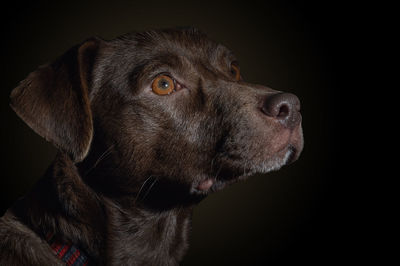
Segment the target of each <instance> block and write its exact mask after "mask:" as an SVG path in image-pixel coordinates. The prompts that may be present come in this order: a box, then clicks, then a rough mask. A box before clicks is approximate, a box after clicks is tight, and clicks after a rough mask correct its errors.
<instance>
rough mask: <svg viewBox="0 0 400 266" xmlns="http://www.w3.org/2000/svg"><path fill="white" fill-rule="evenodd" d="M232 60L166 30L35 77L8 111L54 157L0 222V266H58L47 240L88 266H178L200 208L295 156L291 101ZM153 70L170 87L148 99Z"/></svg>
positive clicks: (98, 47) (65, 59)
mask: <svg viewBox="0 0 400 266" xmlns="http://www.w3.org/2000/svg"><path fill="white" fill-rule="evenodd" d="M232 62H233V63H234V64H235V67H236V66H237V60H236V59H235V57H234V56H233V54H232V53H231V52H230V51H229V50H228V49H227V48H225V47H224V46H222V45H219V44H217V43H214V42H212V41H210V40H209V39H207V38H206V36H205V35H204V34H202V33H201V32H199V31H198V30H195V29H183V30H163V31H149V32H145V33H132V34H127V35H124V36H122V37H120V38H117V39H115V40H111V41H104V40H101V39H99V38H92V39H89V40H88V41H86V42H84V43H82V44H80V45H77V46H76V47H73V48H72V49H71V50H69V51H68V52H66V53H65V54H64V55H63V56H61V57H60V58H59V59H57V60H56V61H55V62H54V63H52V64H48V65H45V66H43V67H41V68H39V69H38V70H36V71H35V72H33V73H31V74H30V75H29V76H28V77H27V78H26V79H25V80H24V81H22V82H21V84H20V85H19V86H18V87H17V88H15V89H14V90H13V92H12V94H11V106H12V107H13V109H14V110H15V111H16V113H17V114H18V115H19V116H20V117H21V118H22V119H23V120H24V121H25V122H26V123H27V124H28V125H29V126H30V127H31V128H32V129H33V130H35V131H36V132H37V133H38V134H39V135H41V136H43V137H45V138H46V139H47V140H48V141H50V142H52V143H53V144H54V145H55V146H56V147H57V148H58V149H59V153H58V155H57V157H56V159H55V161H54V163H53V164H52V165H51V166H50V168H49V169H48V171H47V173H46V174H45V176H44V177H43V179H41V180H40V182H39V183H38V184H37V185H36V187H35V188H34V189H33V190H32V191H31V193H30V194H29V195H27V196H26V197H25V198H24V199H22V200H20V201H18V202H17V203H16V204H15V205H14V206H13V207H11V208H10V209H9V210H8V211H7V213H6V214H5V215H4V216H3V217H2V218H1V219H0V239H1V242H0V264H1V265H3V264H4V265H13V264H21V265H57V264H60V261H59V260H58V259H57V258H56V257H55V255H53V253H52V251H51V249H50V247H49V245H48V244H47V243H46V241H45V240H44V239H45V235H46V234H48V233H54V234H55V236H56V237H57V238H58V239H59V240H60V241H64V242H65V243H72V244H74V245H76V246H78V247H79V248H80V249H82V250H83V251H85V252H86V253H87V254H88V255H89V257H90V259H91V261H92V262H93V263H95V264H97V265H176V264H178V263H179V261H180V260H181V259H182V257H183V255H184V253H185V251H186V250H187V247H188V241H187V240H188V234H189V231H190V220H191V213H192V208H193V207H194V206H195V204H196V203H198V202H199V201H200V200H201V199H203V198H204V197H205V196H206V195H207V194H208V193H210V192H212V191H217V190H219V189H221V188H223V187H224V186H226V185H227V184H230V183H232V182H236V181H237V180H242V179H245V178H246V177H247V176H249V175H251V174H254V173H266V172H269V171H272V170H277V169H279V168H280V167H281V166H283V165H284V164H286V163H289V162H292V161H294V160H295V159H297V158H298V156H299V154H300V152H301V150H302V146H303V140H302V131H301V116H300V113H299V108H300V105H299V101H298V99H297V97H295V96H294V95H292V94H287V93H281V92H277V91H274V90H272V89H269V88H266V87H263V86H260V85H254V84H248V83H245V82H244V81H243V80H242V79H241V78H240V80H237V79H238V75H237V73H235V71H232V68H231V64H232ZM234 70H235V69H234ZM160 73H163V74H168V75H169V76H171V77H173V78H174V79H175V80H176V82H177V84H178V83H179V84H180V85H179V86H177V87H178V88H180V89H179V90H177V91H175V92H173V93H171V94H170V95H167V96H159V95H156V94H155V93H153V92H152V91H151V82H152V80H154V78H155V77H157V76H158V75H159V74H160ZM207 182H208V183H207ZM210 182H211V183H210ZM209 183H210V184H211V185H212V186H210V187H208V186H207V184H209Z"/></svg>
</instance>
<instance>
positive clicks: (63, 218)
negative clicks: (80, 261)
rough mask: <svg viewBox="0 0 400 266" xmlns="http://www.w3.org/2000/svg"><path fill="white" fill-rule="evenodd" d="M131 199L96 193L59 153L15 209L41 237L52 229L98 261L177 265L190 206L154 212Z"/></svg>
mask: <svg viewBox="0 0 400 266" xmlns="http://www.w3.org/2000/svg"><path fill="white" fill-rule="evenodd" d="M61 183H63V185H60V184H61ZM134 201H135V198H134V197H132V198H130V197H124V198H120V199H118V200H115V199H111V198H108V197H106V196H103V195H99V194H98V193H96V192H95V191H94V190H92V189H91V188H90V187H89V186H88V185H87V184H86V183H85V182H84V181H83V180H82V178H81V177H80V176H79V173H78V169H77V168H76V167H75V165H74V164H73V162H72V161H71V160H70V159H69V157H68V156H66V155H63V154H59V155H57V158H56V160H55V161H54V163H53V164H52V166H51V167H50V168H49V170H48V171H47V173H46V176H45V177H44V178H43V179H42V180H40V181H39V184H38V185H37V187H36V188H35V189H34V190H33V191H32V193H30V194H29V195H28V196H27V197H26V198H25V199H23V200H21V201H20V202H18V203H17V204H16V205H15V206H14V208H13V211H14V214H15V215H16V216H19V217H20V218H21V220H23V221H24V222H25V223H26V224H27V225H28V226H29V227H31V228H32V229H33V230H34V231H35V232H36V233H38V234H39V235H41V236H42V237H44V236H45V235H47V234H49V233H53V234H55V236H57V237H58V238H59V239H60V240H61V241H66V242H68V243H72V244H74V245H75V246H77V247H79V248H81V249H82V250H83V251H85V252H86V253H87V255H88V256H89V257H90V258H91V259H92V260H93V261H94V262H95V263H96V264H98V265H102V264H107V265H108V264H111V265H120V264H123V265H125V264H127V265H177V264H178V262H179V261H180V260H181V259H182V257H183V255H184V253H185V251H186V249H187V247H188V241H187V239H188V234H189V228H190V222H191V214H192V206H187V207H180V208H171V209H168V210H165V211H155V210H149V209H145V208H143V207H138V206H135V205H133V204H131V203H133V202H134ZM166 258H170V259H169V261H166Z"/></svg>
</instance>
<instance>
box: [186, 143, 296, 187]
mask: <svg viewBox="0 0 400 266" xmlns="http://www.w3.org/2000/svg"><path fill="white" fill-rule="evenodd" d="M300 152H301V150H299V149H297V148H296V147H295V146H293V145H288V146H287V147H286V149H284V150H282V151H281V152H279V153H278V154H276V155H275V156H274V157H272V158H269V159H268V160H265V161H263V162H261V163H258V164H251V165H246V164H242V165H243V168H242V170H240V171H238V170H232V171H231V173H234V172H235V174H232V175H231V176H230V177H229V178H226V177H222V178H221V177H220V176H218V175H217V177H216V178H215V177H204V178H201V179H200V181H198V182H194V183H193V185H192V189H191V192H192V193H193V194H202V195H207V194H209V193H211V192H216V191H219V190H221V189H223V188H225V187H226V186H228V185H230V184H232V183H235V182H237V181H241V180H245V179H247V178H248V177H249V176H252V175H255V174H266V173H269V172H272V171H277V170H279V169H280V168H282V167H283V166H285V165H288V164H291V163H293V162H294V161H296V160H297V159H298V158H299V155H300Z"/></svg>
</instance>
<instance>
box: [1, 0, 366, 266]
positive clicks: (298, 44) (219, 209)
mask: <svg viewBox="0 0 400 266" xmlns="http://www.w3.org/2000/svg"><path fill="white" fill-rule="evenodd" d="M320 2H322V3H311V2H307V3H306V4H305V3H302V2H300V1H299V2H296V1H276V2H271V1H268V2H264V1H259V2H256V1H226V2H223V1H193V2H189V1H181V2H171V1H158V2H156V1H150V0H141V1H110V2H100V1H93V2H90V1H85V2H84V1H81V2H79V3H73V2H71V1H66V2H58V1H57V2H54V3H45V2H40V3H38V2H35V3H23V2H18V3H14V4H11V5H10V6H7V7H5V6H3V7H2V18H1V26H2V27H3V28H2V53H3V54H2V61H3V62H2V64H1V68H2V69H1V80H2V89H1V91H0V92H1V97H0V100H1V106H0V108H1V109H0V110H1V121H2V126H1V131H0V140H1V142H2V153H1V154H2V157H3V158H2V160H1V169H2V171H1V178H0V182H1V183H0V184H1V187H0V189H1V193H0V196H1V209H0V214H3V213H4V211H5V210H6V209H7V208H8V206H10V205H11V204H12V202H14V201H15V200H16V199H17V198H18V197H20V196H22V195H24V194H25V193H27V191H29V189H30V188H31V187H32V185H33V184H34V183H35V182H36V180H38V179H39V178H40V177H41V175H42V174H43V173H44V171H45V169H46V168H47V166H48V165H49V164H50V162H51V161H52V159H53V156H54V155H55V149H54V148H53V147H52V146H51V145H50V144H48V143H47V142H46V141H44V140H43V139H42V138H40V137H39V136H37V135H36V134H35V133H34V132H33V131H32V130H31V129H30V128H29V127H28V126H26V125H25V124H24V123H23V122H22V121H21V120H20V119H19V118H18V117H17V116H16V115H15V114H14V113H13V111H12V110H11V109H10V107H9V105H8V101H9V94H10V91H11V90H12V89H13V88H14V87H16V85H17V84H18V82H19V81H21V80H22V79H24V78H25V77H26V76H27V74H28V73H29V72H31V71H33V70H35V69H36V67H37V66H39V65H41V64H43V63H46V62H49V61H52V60H54V59H55V58H56V57H57V56H59V55H61V54H62V53H63V52H64V51H66V50H67V49H68V48H70V47H71V46H72V45H74V44H77V43H79V42H81V41H83V40H84V39H86V38H88V37H91V36H94V35H96V36H100V37H103V38H105V39H111V38H114V37H116V36H118V35H121V34H123V33H126V32H129V31H141V30H146V29H152V28H168V27H175V26H196V27H198V28H200V29H202V30H203V31H205V32H206V33H207V34H208V35H209V36H210V37H211V38H212V39H214V40H216V41H218V42H221V43H223V44H224V45H226V46H227V47H228V48H230V49H232V50H233V51H234V53H235V54H236V56H237V57H238V58H239V61H240V65H241V69H242V74H243V76H244V79H245V80H246V81H248V82H252V83H259V84H264V85H268V86H270V87H272V88H274V89H277V90H284V91H290V92H292V93H295V94H296V95H297V96H299V98H300V99H301V101H302V114H303V129H304V136H305V148H304V151H303V154H302V156H301V157H300V159H299V160H298V161H297V162H296V163H294V164H292V165H290V166H287V167H284V168H283V169H282V170H280V171H278V172H273V173H270V174H268V175H265V176H255V177H253V178H251V179H249V180H247V181H246V182H243V183H239V184H236V185H233V186H231V187H229V188H227V189H225V190H224V191H222V192H219V193H215V194H213V195H210V196H209V197H208V198H207V199H206V200H204V201H203V202H202V203H201V204H200V205H199V206H198V207H197V208H196V209H195V212H194V219H193V232H192V238H191V243H190V244H191V245H190V249H189V252H188V254H187V256H186V257H185V260H184V261H183V263H182V265H187V266H189V265H263V264H266V263H270V265H276V264H285V263H308V264H319V265H321V264H322V265H326V264H330V263H341V262H343V261H344V260H345V261H346V262H354V261H360V258H361V257H360V254H363V253H364V252H365V250H364V249H363V246H364V245H363V244H362V243H363V242H364V240H365V239H367V238H368V237H366V236H365V235H364V234H362V233H361V230H362V229H363V227H362V226H360V225H359V224H358V223H357V220H355V219H354V218H355V217H356V216H357V212H358V209H357V208H356V207H355V203H354V200H353V199H354V198H355V196H353V197H350V194H351V193H350V189H349V187H350V186H349V185H350V184H352V181H351V177H350V179H349V177H348V175H347V174H346V171H343V170H344V169H343V164H344V163H345V161H344V160H343V159H342V157H341V156H340V154H341V153H345V151H342V147H343V142H342V140H341V139H340V136H341V134H340V132H341V129H342V127H344V125H343V124H342V119H341V112H342V111H343V102H342V101H341V97H339V95H342V93H343V91H346V90H347V89H348V88H349V87H350V86H351V85H353V84H352V83H351V80H350V79H349V76H350V68H351V66H352V63H353V62H354V61H353V60H355V59H354V57H352V55H354V54H353V51H352V49H353V48H354V47H355V42H354V41H355V40H356V39H357V34H358V33H359V32H360V30H362V29H363V25H362V24H361V23H358V20H357V12H355V11H354V10H355V9H354V8H353V7H352V6H350V5H349V4H348V3H340V2H338V1H320ZM360 7H361V9H362V8H363V6H358V7H357V10H360ZM364 244H365V243H364ZM363 258H364V257H363Z"/></svg>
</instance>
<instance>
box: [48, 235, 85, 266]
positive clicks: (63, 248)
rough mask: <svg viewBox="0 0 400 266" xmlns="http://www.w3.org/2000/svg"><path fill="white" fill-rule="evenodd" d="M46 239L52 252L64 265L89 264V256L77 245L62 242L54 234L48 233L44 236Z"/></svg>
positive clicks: (78, 265) (77, 265)
mask: <svg viewBox="0 0 400 266" xmlns="http://www.w3.org/2000/svg"><path fill="white" fill-rule="evenodd" d="M46 240H47V242H48V243H49V245H50V247H51V249H52V250H53V252H54V254H55V255H56V256H57V257H58V258H59V259H60V260H62V261H63V262H65V263H66V265H71V266H87V265H89V257H88V256H87V255H86V254H85V253H84V252H83V251H82V250H81V249H79V248H78V247H77V246H75V245H73V244H71V243H69V244H68V243H63V242H61V241H59V240H58V239H57V238H56V237H54V234H52V233H49V234H47V236H46Z"/></svg>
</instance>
